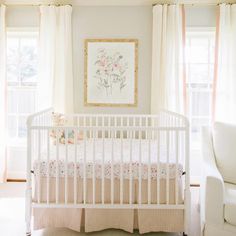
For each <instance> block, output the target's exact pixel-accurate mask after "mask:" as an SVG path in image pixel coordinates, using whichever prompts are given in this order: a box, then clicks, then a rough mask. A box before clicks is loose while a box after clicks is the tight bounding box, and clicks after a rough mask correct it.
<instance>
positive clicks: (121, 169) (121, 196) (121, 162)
mask: <svg viewBox="0 0 236 236" xmlns="http://www.w3.org/2000/svg"><path fill="white" fill-rule="evenodd" d="M121 125H123V119H122V124H121ZM123 137H124V131H123V130H121V140H120V148H121V151H120V154H121V161H120V204H123V188H124V178H123V158H124V152H123Z"/></svg>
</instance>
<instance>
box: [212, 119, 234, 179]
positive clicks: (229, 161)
mask: <svg viewBox="0 0 236 236" xmlns="http://www.w3.org/2000/svg"><path fill="white" fill-rule="evenodd" d="M213 146H214V151H215V158H216V163H217V167H218V169H219V171H220V173H221V175H222V177H223V179H224V181H225V182H228V183H232V184H236V126H235V125H230V124H224V123H219V122H216V123H215V125H214V128H213Z"/></svg>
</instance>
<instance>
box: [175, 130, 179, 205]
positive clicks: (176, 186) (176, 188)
mask: <svg viewBox="0 0 236 236" xmlns="http://www.w3.org/2000/svg"><path fill="white" fill-rule="evenodd" d="M175 146H176V148H175V153H176V154H175V155H176V164H175V204H176V205H177V204H178V202H179V187H178V178H179V176H178V167H179V133H178V131H176V132H175Z"/></svg>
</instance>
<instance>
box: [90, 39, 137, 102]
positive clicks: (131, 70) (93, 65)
mask: <svg viewBox="0 0 236 236" xmlns="http://www.w3.org/2000/svg"><path fill="white" fill-rule="evenodd" d="M136 53H137V40H86V44H85V104H86V105H94V106H96V105H100V106H135V105H136V104H137V55H136Z"/></svg>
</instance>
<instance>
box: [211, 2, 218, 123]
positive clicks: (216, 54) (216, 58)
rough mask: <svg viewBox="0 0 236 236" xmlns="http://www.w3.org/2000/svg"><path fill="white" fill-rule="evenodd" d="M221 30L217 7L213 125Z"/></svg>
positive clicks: (213, 108) (214, 108)
mask: <svg viewBox="0 0 236 236" xmlns="http://www.w3.org/2000/svg"><path fill="white" fill-rule="evenodd" d="M219 30H220V7H219V6H218V7H217V13H216V37H215V63H214V77H213V93H212V123H213V122H214V121H215V112H216V89H217V79H218V58H219Z"/></svg>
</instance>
